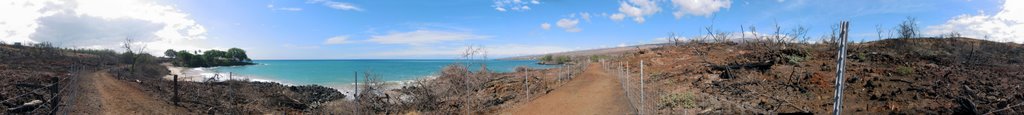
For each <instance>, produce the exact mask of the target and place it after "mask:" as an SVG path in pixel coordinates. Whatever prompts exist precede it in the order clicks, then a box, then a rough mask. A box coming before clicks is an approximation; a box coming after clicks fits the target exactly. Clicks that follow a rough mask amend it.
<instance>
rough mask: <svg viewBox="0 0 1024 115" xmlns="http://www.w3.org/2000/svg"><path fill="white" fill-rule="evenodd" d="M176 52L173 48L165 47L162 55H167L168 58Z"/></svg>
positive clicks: (172, 56)
mask: <svg viewBox="0 0 1024 115" xmlns="http://www.w3.org/2000/svg"><path fill="white" fill-rule="evenodd" d="M176 54H177V52H175V51H174V49H167V51H164V56H167V57H168V58H174V57H175V56H176Z"/></svg>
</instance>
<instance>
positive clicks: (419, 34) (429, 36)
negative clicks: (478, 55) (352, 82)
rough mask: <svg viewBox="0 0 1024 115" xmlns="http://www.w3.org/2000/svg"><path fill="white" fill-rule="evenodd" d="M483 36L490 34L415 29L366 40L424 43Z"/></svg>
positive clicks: (383, 42)
mask: <svg viewBox="0 0 1024 115" xmlns="http://www.w3.org/2000/svg"><path fill="white" fill-rule="evenodd" d="M484 38H490V36H483V35H476V34H472V33H467V32H448V31H434V30H416V31H410V32H398V33H391V34H387V35H375V36H371V37H370V39H369V40H368V41H370V42H376V43H381V44H409V45H425V44H432V43H438V42H443V41H462V40H471V39H484Z"/></svg>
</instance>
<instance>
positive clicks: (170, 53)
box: [164, 48, 254, 67]
mask: <svg viewBox="0 0 1024 115" xmlns="http://www.w3.org/2000/svg"><path fill="white" fill-rule="evenodd" d="M164 55H165V56H167V57H168V58H171V59H172V61H171V62H172V64H174V65H175V66H181V67H213V66H234V65H251V64H254V63H252V59H249V56H248V55H246V54H245V50H242V49H239V48H231V49H228V51H220V50H206V51H203V52H202V53H199V51H191V52H190V51H187V50H180V51H175V50H174V49H167V51H164Z"/></svg>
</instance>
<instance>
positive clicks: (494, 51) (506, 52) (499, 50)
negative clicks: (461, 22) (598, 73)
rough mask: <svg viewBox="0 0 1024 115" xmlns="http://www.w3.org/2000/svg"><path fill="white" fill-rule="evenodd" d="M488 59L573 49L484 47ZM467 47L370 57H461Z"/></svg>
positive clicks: (434, 48)
mask: <svg viewBox="0 0 1024 115" xmlns="http://www.w3.org/2000/svg"><path fill="white" fill-rule="evenodd" d="M483 47H484V49H485V50H486V51H487V55H488V57H495V58H501V57H509V56H523V55H538V54H547V53H557V52H565V51H572V50H573V49H571V48H566V47H559V46H537V45H522V44H500V45H488V46H483ZM466 48H468V46H467V47H412V48H409V49H402V50H396V51H386V52H379V53H373V54H369V55H373V56H381V57H445V56H451V57H455V56H458V55H460V54H461V53H462V52H463V51H464V50H465V49H466Z"/></svg>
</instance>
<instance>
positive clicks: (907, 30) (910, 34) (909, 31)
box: [896, 17, 920, 39]
mask: <svg viewBox="0 0 1024 115" xmlns="http://www.w3.org/2000/svg"><path fill="white" fill-rule="evenodd" d="M896 29H897V30H898V31H899V34H900V38H903V39H906V38H914V37H918V33H920V32H919V31H920V30H918V27H917V19H916V18H913V17H907V20H904V21H903V22H902V23H900V25H898V26H896Z"/></svg>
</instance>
